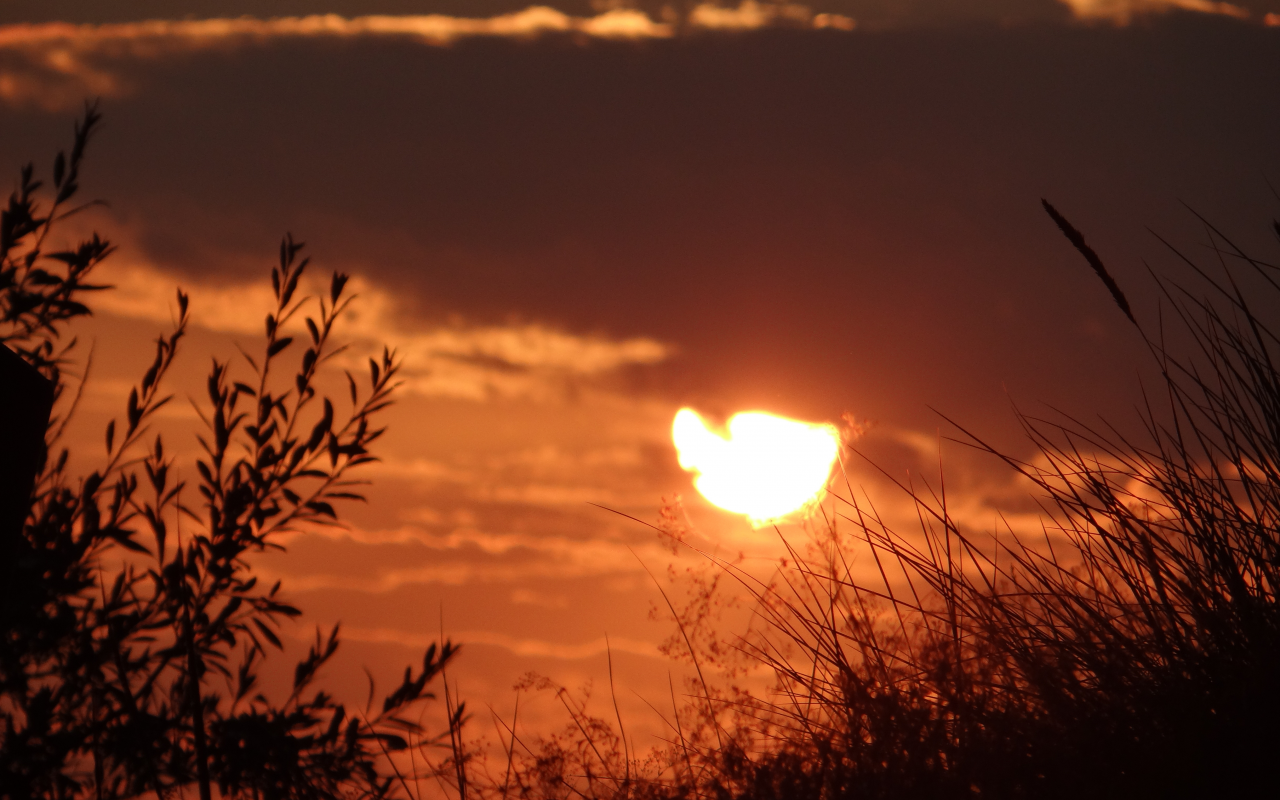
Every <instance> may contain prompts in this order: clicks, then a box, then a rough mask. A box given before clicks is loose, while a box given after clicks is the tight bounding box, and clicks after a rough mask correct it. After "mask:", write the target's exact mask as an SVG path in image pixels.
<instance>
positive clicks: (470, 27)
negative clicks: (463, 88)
mask: <svg viewBox="0 0 1280 800" xmlns="http://www.w3.org/2000/svg"><path fill="white" fill-rule="evenodd" d="M687 22H688V29H704V30H749V29H754V28H761V27H767V26H770V25H775V24H791V25H801V26H806V27H813V28H835V29H841V30H850V29H852V28H853V20H851V19H849V18H848V17H842V16H840V15H836V14H817V15H815V14H813V13H812V12H811V11H810V10H809V9H808V8H807V7H805V6H801V5H794V4H788V3H757V2H755V0H743V2H742V3H741V4H740V5H738V6H737V7H736V8H729V7H720V6H717V5H713V4H711V3H704V4H702V5H699V6H697V7H696V8H694V9H693V11H692V12H691V14H690V16H689V17H688V20H687ZM680 30H681V28H680V27H679V26H677V25H673V24H672V23H670V22H658V21H655V20H653V19H651V18H650V17H649V16H648V15H647V14H645V13H644V12H642V11H638V10H635V9H627V8H617V9H613V10H609V11H605V12H603V13H600V14H597V15H595V16H591V17H575V16H570V15H568V14H566V13H564V12H562V11H559V10H557V9H554V8H550V7H547V6H530V7H529V8H526V9H524V10H523V11H518V12H515V13H511V14H501V15H498V16H493V17H454V16H448V15H444V14H418V15H397V16H393V15H369V16H361V17H343V16H340V15H337V14H312V15H309V16H301V17H273V18H269V19H263V18H257V17H238V18H215V19H180V20H167V19H156V20H145V21H138V22H122V23H111V24H102V25H88V24H72V23H67V22H48V23H40V24H16V25H5V26H0V102H4V103H8V104H10V105H17V106H36V107H40V108H44V109H46V110H50V111H56V110H64V109H67V108H74V107H76V106H78V105H79V103H80V102H81V100H82V99H83V98H84V97H86V96H99V97H114V96H120V95H124V94H128V93H130V92H131V91H132V90H133V89H134V88H135V87H134V85H133V84H132V83H131V82H130V81H129V80H128V79H127V78H126V77H124V76H123V74H122V71H121V69H120V67H121V65H122V64H125V63H127V62H137V61H140V60H143V61H145V60H155V59H159V58H163V57H166V56H174V55H181V54H185V53H193V52H200V51H206V50H213V49H227V48H233V47H243V46H248V45H255V44H257V45H260V44H262V43H264V42H269V41H272V40H276V39H299V38H330V39H334V38H356V37H364V38H368V37H384V38H399V39H408V40H412V41H418V42H421V43H423V44H426V45H437V46H438V45H448V44H452V43H454V42H456V41H458V40H460V39H465V38H474V37H498V38H515V39H527V38H533V37H537V36H544V35H548V34H552V35H554V34H560V35H572V36H578V37H585V38H587V39H614V40H618V39H622V40H651V39H666V38H670V37H672V36H674V35H676V34H677V33H678V32H679V31H680Z"/></svg>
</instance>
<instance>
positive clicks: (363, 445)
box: [0, 107, 464, 800]
mask: <svg viewBox="0 0 1280 800" xmlns="http://www.w3.org/2000/svg"><path fill="white" fill-rule="evenodd" d="M98 122H99V115H98V114H97V112H96V110H95V109H94V108H93V107H89V108H88V109H87V110H86V113H85V116H84V118H83V120H82V121H81V122H80V123H78V124H77V126H76V130H75V141H74V145H73V147H72V150H71V155H70V157H66V156H64V155H63V154H61V153H60V154H59V155H58V157H57V159H56V161H55V164H54V171H53V172H54V188H55V194H54V197H53V199H52V201H49V202H48V203H47V208H46V206H45V205H44V204H43V201H42V198H41V194H40V189H41V184H40V182H38V181H36V180H35V178H34V170H33V169H32V167H30V166H27V167H25V168H24V169H23V170H22V174H21V181H20V184H19V187H18V190H17V191H16V192H15V193H14V194H13V195H12V196H11V197H10V200H9V205H8V207H7V208H6V209H5V210H4V212H3V218H2V219H0V256H2V259H3V260H2V261H0V310H2V311H3V326H4V327H3V328H2V329H0V341H3V343H4V344H6V345H8V346H10V347H11V348H12V349H14V350H15V351H16V352H17V353H19V354H20V355H21V356H22V357H24V358H25V359H27V361H28V362H30V363H31V364H33V365H34V366H36V367H37V368H38V369H39V370H40V371H41V372H42V373H43V374H45V375H46V376H47V377H49V378H50V379H51V380H52V381H54V383H55V385H56V387H57V393H58V396H59V397H60V398H62V401H63V402H61V404H60V405H59V406H58V411H57V413H56V414H55V417H54V419H53V421H52V422H51V424H50V426H49V431H48V434H47V445H48V452H49V453H50V454H56V455H55V456H54V457H53V458H52V459H47V460H46V464H45V466H44V467H43V469H42V470H41V473H40V475H39V478H38V482H37V487H36V491H35V496H34V501H33V505H32V510H31V513H30V515H29V517H28V519H27V521H26V524H25V526H24V528H23V531H22V537H21V541H20V542H19V543H18V547H17V553H18V555H17V558H16V559H15V560H14V562H13V563H11V564H5V565H0V571H2V574H0V595H2V596H0V623H2V624H3V629H2V630H3V636H4V639H3V646H2V648H0V797H4V798H11V799H12V800H25V799H26V798H34V797H50V798H53V797H56V798H74V797H94V798H117V797H131V796H136V795H139V794H143V793H148V792H150V793H154V795H156V796H157V797H168V796H171V795H173V794H174V793H175V791H177V790H180V789H181V788H182V787H186V786H194V787H196V788H197V789H198V792H199V794H200V797H201V798H202V800H209V798H210V797H211V796H212V787H213V786H214V785H215V784H216V785H217V786H218V788H219V790H220V791H221V793H222V794H223V796H227V797H254V798H330V797H385V796H390V795H393V794H396V793H398V792H401V791H404V790H407V784H406V783H405V781H404V780H403V778H402V777H400V775H399V772H398V770H397V768H396V765H395V764H394V762H392V761H391V760H390V759H389V754H390V753H391V752H395V751H399V750H404V749H405V748H407V747H408V746H409V741H408V739H406V737H409V738H415V737H416V738H417V739H419V740H421V739H423V738H424V736H425V733H424V732H423V731H422V730H421V729H420V728H419V726H418V725H417V723H415V722H413V721H412V720H411V719H410V718H409V717H408V716H407V715H406V713H405V712H406V711H408V710H410V709H411V708H412V707H414V706H416V705H418V704H420V703H422V702H424V701H425V700H427V699H429V698H431V697H432V696H433V695H432V694H431V693H429V692H428V691H427V686H428V684H429V683H430V682H431V681H432V680H433V679H434V678H435V677H436V676H437V675H438V674H440V673H441V671H442V670H443V669H444V666H445V664H446V663H447V662H448V661H449V660H450V659H451V658H452V656H453V655H454V653H455V652H456V648H455V647H454V646H453V645H452V644H450V643H448V642H443V643H442V645H441V646H440V647H438V648H437V647H436V646H435V645H433V646H431V647H430V648H428V649H427V651H426V653H425V654H424V657H423V662H422V667H421V669H420V670H419V671H418V672H417V673H416V674H414V672H413V671H412V670H409V669H406V671H405V676H404V680H403V682H402V683H401V685H400V686H399V687H398V688H397V689H395V690H394V691H393V692H392V693H390V694H389V695H387V696H386V698H385V699H384V700H383V701H382V704H381V706H380V707H379V708H377V709H369V710H367V711H366V712H364V713H362V712H360V711H355V712H351V711H348V709H347V708H346V707H344V706H343V705H342V704H340V703H338V702H337V701H336V700H334V699H333V698H332V697H331V696H330V695H329V694H328V693H326V692H325V691H323V689H320V688H317V687H316V686H315V681H316V677H317V673H318V672H319V670H320V668H321V667H322V666H323V665H324V664H325V663H326V662H327V661H328V660H329V659H330V658H332V656H333V655H334V653H335V651H336V649H337V647H338V643H339V638H338V633H339V631H338V628H337V627H336V626H335V627H334V629H333V630H332V631H331V632H329V633H328V634H327V635H325V636H322V635H321V634H320V632H319V631H317V634H316V641H315V644H314V645H313V646H312V647H311V648H310V650H309V652H308V654H307V656H306V657H305V658H304V659H303V660H302V661H300V662H299V663H298V664H297V667H296V668H295V670H294V678H293V685H292V690H291V692H290V694H289V696H288V697H287V698H284V699H283V701H278V700H272V699H269V698H267V697H266V696H264V695H263V694H262V693H261V692H260V691H259V688H258V685H257V681H258V668H259V666H260V664H261V662H262V660H263V659H264V658H265V657H266V656H267V655H268V653H269V652H270V651H271V650H279V649H281V648H282V643H281V641H280V639H279V636H278V634H277V632H276V631H277V630H278V623H279V620H280V618H281V617H294V616H297V615H298V614H299V613H300V612H299V611H298V609H296V608H294V607H293V606H291V605H289V604H288V603H286V602H285V601H284V600H283V599H282V597H281V594H280V584H279V582H277V583H275V584H274V585H272V586H270V587H267V586H261V585H259V582H258V579H257V577H256V576H255V575H254V574H253V573H252V570H251V569H250V565H249V564H248V562H247V560H246V559H247V557H248V556H250V555H252V554H253V553H256V552H261V551H263V550H265V549H268V548H279V547H280V545H279V544H278V542H277V541H276V540H277V539H278V538H279V535H280V534H281V533H284V532H287V531H291V530H297V529H299V528H306V527H308V526H315V525H332V524H337V519H338V515H337V510H336V509H335V507H334V505H333V504H334V503H335V502H338V501H344V500H360V499H363V498H362V496H361V495H360V493H359V491H358V489H359V482H358V481H356V480H354V478H353V477H352V471H353V470H354V469H356V468H358V467H360V466H361V465H362V464H366V463H368V462H370V461H372V460H374V457H373V456H372V455H370V453H369V451H368V447H369V445H370V444H371V443H372V442H374V441H375V440H376V439H377V438H378V437H379V436H380V435H381V433H382V429H381V428H378V427H376V420H377V416H378V413H379V412H380V411H381V410H382V409H384V408H385V407H386V406H387V405H388V404H389V403H391V401H392V395H393V393H394V390H395V387H396V385H397V382H396V376H397V373H398V370H399V362H398V361H397V359H396V357H395V354H394V353H393V352H391V351H390V350H387V349H384V350H383V352H382V354H381V357H380V358H379V359H376V360H375V359H370V361H369V378H368V386H367V388H366V389H364V390H361V389H360V388H359V386H358V382H357V381H356V379H355V377H354V376H352V375H351V374H350V373H348V374H347V379H348V385H349V388H350V405H351V408H350V411H349V412H347V413H345V414H340V413H339V412H338V411H337V410H336V409H335V406H334V403H333V401H332V400H331V399H330V398H328V397H323V396H321V395H319V394H317V391H316V388H315V380H316V377H317V374H318V370H319V369H320V368H321V367H322V366H323V365H324V364H326V362H328V361H329V360H330V359H331V358H332V357H333V356H334V355H335V354H336V353H337V352H339V351H340V350H341V349H342V348H341V347H337V346H335V345H334V343H333V342H332V333H333V329H334V326H335V323H336V322H337V319H338V317H339V316H340V315H341V313H342V312H343V311H344V310H345V309H346V308H347V305H348V303H350V301H351V298H350V297H349V296H348V295H347V293H346V291H345V290H346V283H347V277H346V276H345V275H342V274H334V275H333V277H332V280H331V281H330V282H329V288H328V292H327V295H326V296H324V297H321V298H320V299H319V300H318V301H317V305H318V312H319V313H318V314H314V315H311V316H306V314H307V313H308V312H306V308H308V306H309V304H310V300H309V298H304V297H300V296H299V295H298V290H299V285H300V281H301V279H302V277H303V275H304V272H305V270H306V268H307V260H306V259H300V258H299V254H300V250H301V248H302V245H301V244H300V243H296V242H294V241H293V240H292V238H288V237H287V238H286V239H285V241H284V242H283V243H282V244H281V247H280V254H279V261H278V264H277V265H276V266H275V267H273V268H272V270H271V279H272V287H273V290H274V296H275V308H274V309H271V311H270V313H269V314H268V316H267V319H266V341H265V344H264V348H263V351H262V354H261V355H260V356H259V357H258V358H257V359H254V358H253V357H251V356H249V355H247V354H246V355H245V360H246V362H247V364H248V367H249V370H250V374H249V375H248V376H247V378H246V380H239V379H237V377H235V374H234V373H235V370H234V369H233V367H232V366H231V365H230V364H229V363H225V362H220V361H216V360H215V362H214V364H213V367H212V369H211V372H210V375H209V378H208V381H207V387H206V402H207V405H206V406H204V407H198V408H199V410H200V413H201V417H202V419H203V421H204V425H205V433H204V434H203V435H202V436H201V437H200V443H201V446H202V448H203V451H204V455H203V457H202V458H200V459H199V460H197V462H196V464H195V467H196V471H197V472H198V475H199V480H198V482H197V483H196V485H195V489H196V492H197V493H198V495H199V498H200V499H199V502H198V503H192V502H191V500H190V496H191V494H192V493H191V492H190V491H189V490H187V498H186V499H185V500H184V496H183V492H184V489H185V487H186V482H185V481H183V480H181V479H180V478H179V476H178V465H176V464H175V463H174V460H173V459H172V458H171V457H169V456H167V455H166V453H165V449H164V446H163V442H162V440H161V437H160V436H159V435H156V436H155V437H154V438H150V439H148V436H149V423H150V422H151V421H152V419H153V418H154V417H155V415H156V413H157V412H158V411H159V410H160V409H161V408H163V407H164V406H165V405H166V404H167V403H168V402H169V401H170V400H171V397H172V396H171V395H168V394H166V393H165V392H164V390H163V389H162V385H163V381H164V378H165V376H166V374H167V373H168V371H169V369H170V367H171V365H172V364H173V361H174V358H175V357H176V355H177V352H178V348H179V344H180V342H181V340H182V338H183V335H184V333H185V331H186V327H187V324H188V305H189V303H188V298H187V296H186V295H185V294H184V293H182V292H181V291H179V292H178V294H177V297H176V309H177V313H176V319H175V324H174V328H173V330H172V332H171V333H169V334H167V335H164V336H161V337H159V338H158V339H157V340H156V354H155V358H154V360H153V362H152V364H151V366H150V367H149V368H148V369H147V370H146V373H145V374H144V376H143V378H142V380H141V381H140V382H139V384H138V385H137V386H135V387H134V388H133V389H132V390H131V392H130V395H129V399H128V403H127V406H126V409H125V414H124V417H123V424H122V425H121V426H120V427H119V429H117V424H116V421H115V420H113V421H111V422H110V423H109V424H108V425H107V428H106V431H105V447H106V457H105V461H104V462H103V464H102V466H101V467H100V468H99V469H97V470H95V471H93V472H91V473H90V474H89V475H88V476H85V477H83V478H79V479H77V478H74V477H73V476H71V475H69V474H68V471H67V458H68V451H67V450H66V449H65V447H63V446H62V445H61V435H62V432H63V430H64V428H65V424H66V420H67V418H68V417H69V416H70V415H71V413H73V411H74V406H75V403H74V399H71V400H69V399H68V398H66V397H65V396H64V395H65V391H64V390H65V389H66V387H67V382H66V380H65V377H66V375H67V374H68V372H67V370H68V368H69V367H71V366H72V364H73V363H74V362H73V360H72V356H73V353H72V350H73V348H74V345H75V340H74V339H72V340H70V341H69V342H65V343H63V336H64V334H65V331H66V327H67V324H68V323H69V322H71V321H73V320H74V319H76V318H77V317H81V316H85V315H87V314H89V313H90V309H89V305H88V304H87V302H86V300H85V293H87V292H92V291H100V290H103V289H106V288H107V287H105V286H102V285H97V284H91V283H89V282H88V281H89V280H90V278H91V273H92V272H93V271H94V270H95V268H96V267H97V266H98V265H99V264H101V262H102V261H103V260H104V259H105V258H106V257H107V256H109V255H110V253H111V252H112V249H113V248H112V247H111V245H110V244H109V243H107V242H106V241H104V240H102V239H100V238H99V237H98V236H97V235H96V234H95V235H93V236H92V237H91V238H90V239H89V240H87V241H85V242H83V243H81V244H80V245H79V246H78V247H77V248H75V249H72V250H67V251H59V252H45V249H44V248H45V243H46V240H47V237H48V236H49V234H50V232H51V231H52V230H53V229H54V227H55V225H56V224H57V223H58V222H59V221H61V220H63V219H65V218H66V217H67V216H68V215H70V214H73V213H76V212H77V211H79V210H81V209H82V208H84V206H79V207H74V208H69V209H68V208H67V204H68V203H69V202H70V201H71V200H72V199H73V198H74V197H75V195H76V194H77V190H78V181H79V170H80V166H81V162H82V158H83V155H84V151H85V147H86V145H87V143H88V141H89V139H90V136H91V134H92V133H93V131H94V129H95V127H96V126H97V124H98ZM299 317H304V318H303V320H302V322H303V323H304V325H305V329H306V339H305V340H304V341H302V342H300V343H299V346H300V347H301V348H302V349H303V353H302V356H301V358H300V363H299V366H298V368H297V369H296V371H293V372H292V375H291V380H290V381H289V382H288V383H287V384H285V385H278V379H277V375H278V374H279V372H280V368H279V366H278V361H277V359H278V358H280V357H281V356H282V354H284V353H285V352H286V350H288V349H289V348H290V347H291V346H293V345H294V337H293V336H291V335H286V327H287V326H289V325H290V323H291V322H292V321H294V320H295V319H297V318H299ZM289 329H290V330H292V328H289ZM295 349H298V348H296V347H295ZM86 372H87V369H86ZM80 377H81V381H80V383H81V385H83V381H84V378H85V373H82V374H81V376H80ZM144 443H145V449H144V452H143V453H142V454H141V455H139V454H138V451H139V449H140V448H143V445H144ZM144 532H145V534H148V535H147V536H145V538H144ZM144 541H145V542H146V543H144ZM218 679H220V680H218ZM217 683H222V684H224V685H225V689H223V688H219V687H218V686H217ZM450 712H451V713H450V724H451V725H455V726H459V725H461V720H462V718H463V714H464V710H463V709H462V708H461V707H451V708H450Z"/></svg>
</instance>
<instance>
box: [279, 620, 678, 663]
mask: <svg viewBox="0 0 1280 800" xmlns="http://www.w3.org/2000/svg"><path fill="white" fill-rule="evenodd" d="M342 636H343V638H344V639H348V640H351V641H354V642H372V643H376V644H399V645H404V646H405V647H410V648H413V649H417V650H420V649H422V648H424V647H429V646H431V645H432V644H439V643H440V637H438V636H433V635H430V634H421V633H412V632H409V631H402V630H396V629H392V628H343V629H342ZM308 637H309V634H307V635H300V636H299V638H302V639H304V641H309V638H308ZM448 638H449V639H451V640H452V641H454V642H462V643H464V644H467V645H490V646H493V647H501V648H503V649H504V650H509V651H510V652H512V653H514V654H515V655H518V656H534V657H543V658H559V659H565V660H577V659H582V658H591V657H593V656H601V655H604V654H605V653H607V652H609V651H610V650H612V651H613V652H616V653H631V654H633V655H638V656H650V657H652V658H662V657H663V656H662V654H661V653H660V652H659V651H658V647H657V645H655V644H652V643H650V642H644V641H640V640H638V639H628V638H626V637H621V636H619V637H613V636H611V637H609V638H608V639H606V638H605V637H603V636H602V637H600V638H598V639H594V640H592V641H589V642H582V643H579V644H562V643H559V642H548V641H545V640H542V639H524V638H519V637H516V636H511V635H509V634H505V633H499V632H498V631H487V630H469V631H455V630H451V631H449V633H448Z"/></svg>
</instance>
